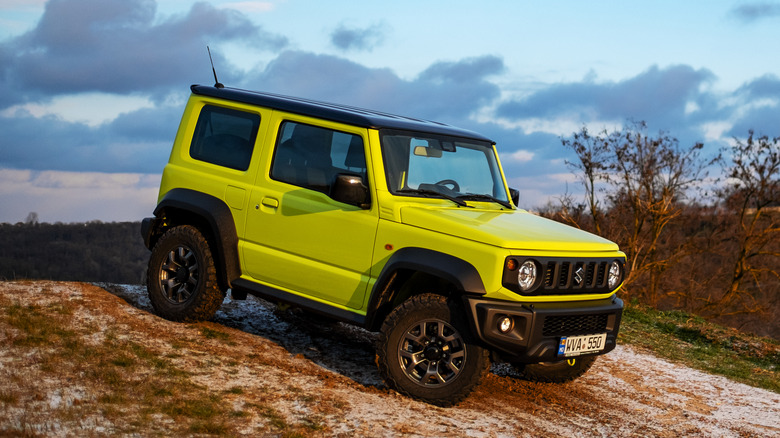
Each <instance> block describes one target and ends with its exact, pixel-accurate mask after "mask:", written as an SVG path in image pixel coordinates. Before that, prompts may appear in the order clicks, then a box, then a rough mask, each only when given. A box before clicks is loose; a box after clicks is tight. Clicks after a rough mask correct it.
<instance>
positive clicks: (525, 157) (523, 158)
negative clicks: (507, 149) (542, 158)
mask: <svg viewBox="0 0 780 438" xmlns="http://www.w3.org/2000/svg"><path fill="white" fill-rule="evenodd" d="M509 159H510V160H512V161H517V162H520V163H525V162H527V161H531V160H533V159H534V153H533V152H529V151H527V150H525V149H519V150H517V151H515V152H512V153H511V154H509Z"/></svg>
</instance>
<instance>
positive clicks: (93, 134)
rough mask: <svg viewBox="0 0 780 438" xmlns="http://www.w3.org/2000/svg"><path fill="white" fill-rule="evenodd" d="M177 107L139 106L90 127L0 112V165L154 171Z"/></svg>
mask: <svg viewBox="0 0 780 438" xmlns="http://www.w3.org/2000/svg"><path fill="white" fill-rule="evenodd" d="M180 117H181V108H179V107H158V108H142V109H140V110H137V111H133V112H130V113H126V114H122V115H120V116H119V117H117V118H116V119H114V120H113V121H112V122H110V123H105V124H102V125H99V126H96V127H92V126H89V125H86V124H84V123H80V122H68V121H64V120H62V119H61V118H58V117H56V116H52V115H47V116H43V117H34V116H32V115H30V114H24V113H15V114H13V115H12V116H0V127H2V129H3V132H4V138H3V141H2V142H0V168H13V169H33V170H47V169H52V170H66V171H101V172H141V173H159V172H161V171H162V168H163V166H164V165H165V163H166V162H167V160H168V155H169V154H170V148H171V144H172V143H173V138H174V136H175V135H176V128H177V127H178V121H179V118H180Z"/></svg>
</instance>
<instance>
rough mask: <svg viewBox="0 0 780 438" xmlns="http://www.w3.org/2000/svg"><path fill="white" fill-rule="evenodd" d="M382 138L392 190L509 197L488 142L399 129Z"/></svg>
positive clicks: (502, 199)
mask: <svg viewBox="0 0 780 438" xmlns="http://www.w3.org/2000/svg"><path fill="white" fill-rule="evenodd" d="M381 137H382V154H383V156H384V159H385V173H386V174H387V185H388V188H389V189H390V191H391V192H392V193H394V194H403V195H411V196H435V195H436V193H440V194H441V195H442V197H455V198H458V199H466V200H467V199H469V198H472V200H486V199H485V197H488V198H493V199H495V200H496V201H500V202H503V203H506V202H508V200H509V198H508V197H507V193H506V190H505V188H504V182H503V180H502V178H501V172H500V171H499V168H498V163H497V161H496V156H495V153H494V150H493V145H491V144H490V143H488V142H480V141H477V140H473V141H470V140H464V139H461V138H455V137H444V136H437V135H428V134H420V133H413V132H403V131H383V132H382V136H381ZM432 192H436V193H432Z"/></svg>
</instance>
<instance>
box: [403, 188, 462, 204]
mask: <svg viewBox="0 0 780 438" xmlns="http://www.w3.org/2000/svg"><path fill="white" fill-rule="evenodd" d="M396 192H397V193H413V194H416V195H433V196H440V197H442V198H444V199H449V200H450V201H452V202H454V203H456V204H458V205H459V206H461V207H470V208H474V207H472V206H470V205H468V204H466V201H464V200H462V199H458V198H460V196H458V197H455V196H451V195H448V194H446V193H442V192H437V191H436V190H426V189H401V190H396Z"/></svg>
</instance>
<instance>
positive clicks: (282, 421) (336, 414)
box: [0, 282, 780, 437]
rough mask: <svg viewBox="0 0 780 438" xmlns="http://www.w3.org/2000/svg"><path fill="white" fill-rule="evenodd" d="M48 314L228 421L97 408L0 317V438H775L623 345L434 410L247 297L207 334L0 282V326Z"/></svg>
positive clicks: (131, 294)
mask: <svg viewBox="0 0 780 438" xmlns="http://www.w3.org/2000/svg"><path fill="white" fill-rule="evenodd" d="M56 303H68V306H69V307H68V309H70V310H68V311H67V312H61V313H66V314H67V315H68V318H66V319H65V320H67V321H68V324H70V325H71V327H70V329H71V331H72V332H73V333H77V334H78V335H79V336H81V337H82V338H83V342H84V343H92V344H95V345H104V344H105V342H106V340H107V339H108V340H112V342H114V341H113V340H114V339H118V340H117V341H115V342H127V343H132V345H143V346H144V349H145V351H151V352H154V354H156V355H158V356H159V357H160V358H166V360H167V361H169V362H170V363H171V364H172V365H171V366H172V367H175V368H176V369H177V370H179V371H180V374H185V375H186V379H187V380H186V381H187V382H189V383H191V384H193V385H194V386H193V387H194V388H199V389H198V390H199V391H204V392H205V393H207V394H210V396H209V397H211V399H212V400H218V401H219V403H220V404H222V405H229V407H230V409H229V410H228V411H226V412H231V413H232V415H230V414H222V415H221V416H220V417H218V418H216V419H214V418H212V419H211V420H210V421H211V422H212V423H213V422H214V421H217V422H218V423H219V424H220V425H221V427H219V428H213V429H208V428H205V429H204V428H200V429H199V428H198V427H196V426H197V423H194V422H193V420H191V418H190V417H188V416H187V415H174V414H170V413H169V412H171V411H170V410H165V409H163V410H162V412H153V411H152V410H151V409H150V408H149V402H148V401H142V400H140V399H139V401H138V402H137V403H133V402H128V401H127V399H124V400H125V401H124V402H123V403H119V402H116V401H115V400H111V399H110V398H106V397H105V395H104V396H101V394H105V391H106V390H105V388H103V387H102V384H91V385H86V384H84V381H85V380H84V376H89V375H91V374H90V372H91V371H90V369H89V368H90V367H89V366H86V367H85V366H84V365H81V366H75V365H74V366H69V365H68V364H60V365H58V366H52V364H51V363H47V362H46V360H45V358H46V357H47V356H46V355H47V354H49V353H48V352H50V350H51V349H47V348H45V347H41V346H37V347H35V348H31V347H29V346H24V345H19V344H22V343H20V342H16V341H15V340H18V339H21V337H20V336H21V335H20V334H19V332H18V329H17V328H16V327H14V326H12V325H9V324H8V323H5V322H3V321H9V319H8V318H10V316H9V317H7V318H6V319H5V320H4V319H0V436H35V435H40V436H104V435H125V436H157V435H163V436H164V435H208V434H217V435H220V434H221V435H227V436H236V435H245V436H257V435H261V436H345V437H346V436H350V437H351V436H371V437H373V436H376V437H385V436H470V437H493V436H507V437H511V436H534V437H536V436H621V437H622V436H637V437H638V436H642V437H645V436H659V437H667V436H668V437H677V436H708V437H743V436H761V437H763V436H766V437H769V436H780V394H776V393H773V392H769V391H766V390H762V389H757V388H753V387H750V386H746V385H743V384H740V383H735V382H733V381H731V380H729V379H727V378H724V377H719V376H712V375H709V374H705V373H703V372H700V371H696V370H693V369H690V368H687V367H684V366H680V365H677V364H673V363H670V362H668V361H665V360H662V359H659V358H657V357H655V356H653V355H651V354H648V353H645V352H641V351H637V350H635V349H633V348H631V347H628V346H622V345H621V346H618V348H617V349H616V350H615V351H613V352H611V353H609V354H607V355H605V356H602V357H601V358H599V360H598V361H597V362H596V364H595V365H594V367H593V368H592V369H591V370H590V371H589V372H588V373H587V374H586V375H585V376H583V377H582V378H580V379H578V380H576V381H574V382H571V383H567V384H562V385H556V384H540V383H531V382H526V381H523V380H519V379H517V378H516V377H515V376H513V374H512V372H511V370H510V369H508V368H506V367H502V366H500V365H499V366H497V365H494V366H493V369H492V372H491V373H490V374H488V376H487V378H486V379H485V381H484V382H483V383H482V385H481V386H480V387H479V388H478V389H477V390H476V391H475V392H474V393H473V394H472V395H471V396H470V397H468V398H467V399H466V400H465V401H464V402H462V403H461V404H459V405H458V406H456V407H453V408H446V409H444V408H438V407H434V406H430V405H427V404H424V403H420V402H417V401H414V400H410V399H408V398H406V397H403V396H401V395H399V394H397V393H395V392H393V391H391V390H389V389H387V388H386V387H385V386H384V384H383V383H382V381H381V379H380V378H379V375H378V372H377V370H376V366H375V364H374V353H373V343H374V335H373V334H371V333H368V332H366V331H363V330H361V329H357V328H354V327H350V326H347V325H344V324H335V323H327V322H324V321H323V322H320V323H314V322H311V318H307V317H306V315H303V314H300V313H296V312H294V311H290V310H286V311H282V310H280V309H278V308H277V307H275V306H273V305H271V304H269V303H267V302H265V301H262V300H259V299H256V298H254V297H251V296H250V297H248V298H247V300H245V301H233V300H231V299H230V298H227V299H226V300H225V303H224V304H223V306H222V308H221V309H220V310H219V311H218V312H217V315H216V316H215V318H214V319H213V321H210V322H205V323H199V324H177V323H172V322H169V321H166V320H163V319H161V318H159V317H157V316H155V315H154V314H153V313H152V312H151V307H150V305H149V301H148V299H147V297H146V291H145V289H144V288H143V287H139V286H125V285H107V284H101V285H90V284H84V283H65V282H6V283H0V307H2V309H0V311H3V312H5V314H6V315H12V313H13V311H12V310H11V308H12V307H13V306H19V305H20V304H24V305H33V304H34V305H37V306H40V307H41V308H54V307H52V306H54V305H55V304H56ZM47 306H48V307H47ZM128 345H130V344H128ZM57 357H61V356H57ZM86 363H88V362H86ZM118 363H119V364H120V365H121V361H120V362H118ZM101 366H102V365H101ZM96 367H97V365H96ZM101 369H102V368H101ZM131 374H132V375H128V376H124V377H123V378H124V381H132V382H138V383H137V384H138V385H139V387H140V385H142V384H143V382H144V381H145V380H144V379H146V380H148V379H150V377H149V376H150V375H152V371H150V370H144V369H143V368H140V369H139V367H137V366H136V367H134V368H132V373H131ZM133 379H135V380H133ZM130 400H131V401H132V398H130ZM109 408H110V409H109ZM174 412H175V411H174Z"/></svg>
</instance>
